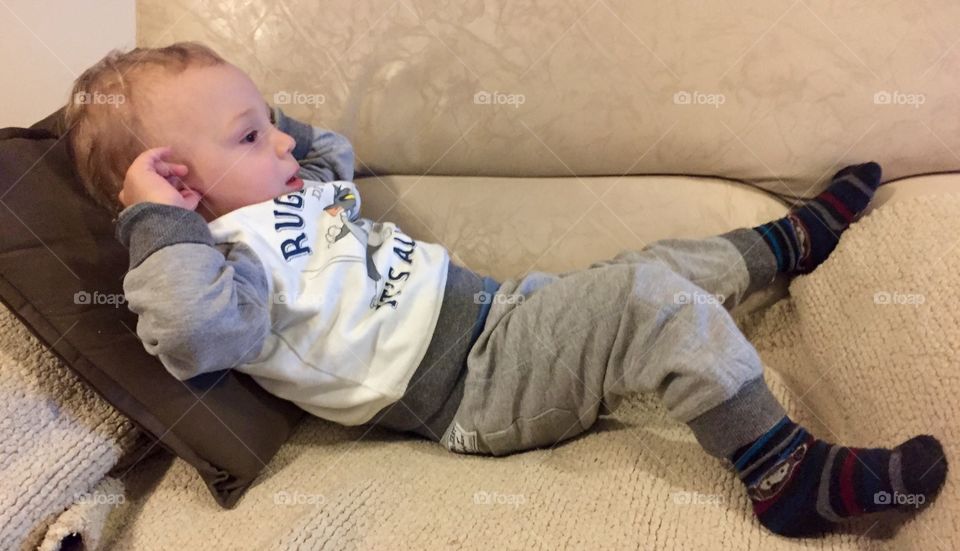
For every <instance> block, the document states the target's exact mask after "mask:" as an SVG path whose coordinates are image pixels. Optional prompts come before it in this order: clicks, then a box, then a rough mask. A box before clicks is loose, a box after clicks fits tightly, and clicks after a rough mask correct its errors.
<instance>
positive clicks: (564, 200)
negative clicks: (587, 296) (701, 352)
mask: <svg viewBox="0 0 960 551" xmlns="http://www.w3.org/2000/svg"><path fill="white" fill-rule="evenodd" d="M958 22H960V6H958V5H957V4H955V3H951V2H946V1H943V0H940V1H936V2H933V3H928V4H924V5H910V4H907V3H902V4H897V3H894V4H887V5H884V6H882V7H881V6H877V5H876V4H873V3H867V2H862V1H861V2H854V3H847V4H845V5H843V6H841V5H834V4H828V3H822V2H805V1H803V0H798V1H796V2H779V3H765V4H754V3H749V2H735V3H716V4H710V3H700V2H697V3H676V4H668V3H653V2H636V3H628V2H613V1H611V0H587V1H582V2H573V3H547V4H535V3H525V2H504V1H484V2H480V1H467V2H460V3H446V2H443V3H441V2H433V1H428V2H416V3H414V2H411V1H408V0H397V1H395V2H392V1H384V2H352V3H346V2H344V3H320V4H317V3H312V2H277V3H274V2H267V1H261V0H253V1H250V2H245V3H236V4H235V3H217V4H216V5H208V4H206V3H201V4H195V3H193V2H185V1H174V2H158V1H155V0H144V1H141V2H140V3H139V8H138V43H139V44H140V45H149V46H153V45H162V44H166V43H169V42H172V41H176V40H188V39H189V40H201V41H204V42H206V43H207V44H209V45H211V46H213V47H214V48H216V49H217V50H218V51H219V52H220V53H221V54H223V55H224V56H226V57H227V58H228V59H230V60H231V61H232V62H234V63H235V64H237V65H239V66H240V67H242V68H243V69H245V70H246V71H247V72H248V73H249V74H250V75H251V77H252V78H253V79H254V81H255V82H256V83H257V84H258V85H259V86H260V89H261V91H262V93H263V94H264V97H265V98H266V99H267V100H268V101H270V102H271V103H275V104H280V105H282V106H283V108H284V111H285V112H286V113H288V114H289V115H291V116H293V117H295V118H298V119H300V120H303V121H306V122H310V123H312V124H314V125H317V126H324V127H327V128H331V129H334V130H336V131H338V132H341V133H343V134H345V135H346V136H348V137H349V138H350V139H351V141H352V142H353V144H354V146H355V150H356V153H357V169H358V171H359V173H360V174H359V176H360V177H358V180H357V181H358V186H359V188H360V191H361V194H362V196H363V198H364V207H363V208H364V212H363V215H364V216H365V217H368V218H372V219H375V220H376V219H381V218H382V219H388V220H392V221H394V222H397V223H398V224H399V225H400V226H401V227H403V228H404V229H405V230H406V231H408V232H409V233H411V235H414V236H415V237H417V238H419V239H421V240H427V241H433V242H437V243H441V244H443V245H445V246H446V247H447V248H449V249H450V250H451V252H452V254H453V255H454V258H455V260H456V261H458V262H460V263H461V264H464V265H466V266H468V267H470V268H471V269H473V270H475V271H478V272H482V273H486V274H490V275H492V276H494V277H496V278H498V279H500V280H503V279H505V278H508V277H517V276H519V275H522V274H523V273H526V272H528V271H531V270H543V271H554V272H558V271H566V270H572V269H576V268H581V267H585V266H587V265H588V264H589V263H590V262H592V261H594V260H597V259H601V258H606V257H611V256H613V255H614V254H616V253H617V252H618V251H620V250H623V249H627V248H640V247H642V246H644V245H645V244H646V243H649V242H651V241H653V240H656V239H659V238H665V237H701V236H707V235H711V234H715V233H719V232H722V231H725V230H728V229H731V228H735V227H742V226H751V225H756V224H758V223H760V222H763V221H766V220H769V219H771V218H774V217H778V216H781V215H782V214H783V213H784V212H786V210H787V208H788V206H789V204H790V201H791V200H794V199H796V198H802V197H811V196H813V195H815V194H816V193H817V192H819V191H820V190H822V189H823V187H825V186H826V184H827V182H828V180H829V177H830V175H832V174H833V172H835V171H836V170H837V169H839V168H840V167H841V166H844V165H846V164H851V163H854V162H864V161H867V160H876V161H878V162H880V163H881V164H882V165H883V167H884V180H885V181H891V180H898V181H896V182H893V183H890V184H889V185H886V186H884V187H883V188H881V190H880V192H878V196H877V200H876V201H875V204H874V209H886V208H889V207H890V206H892V205H887V203H898V202H901V201H906V202H908V201H909V200H910V199H912V198H914V197H915V196H919V195H930V194H940V195H943V196H948V195H950V194H952V193H954V189H956V186H958V185H960V176H955V175H952V174H939V175H928V176H921V177H912V178H910V177H911V176H917V175H923V174H933V173H938V172H949V171H951V170H955V169H957V168H958V166H960V156H958V155H957V151H960V146H957V145H954V144H956V139H955V136H958V135H960V117H957V116H956V113H957V112H958V111H957V107H958V101H960V100H958V96H957V95H956V90H955V82H956V80H955V78H951V77H953V76H955V75H956V74H957V67H958V66H960V65H958V64H960V50H957V49H954V48H953V45H954V41H955V38H954V37H955V27H956V23H958ZM931 223H935V221H933V222H931ZM863 239H866V237H864V238H863ZM842 249H843V247H840V248H839V249H838V252H841V251H842ZM842 262H843V260H842V258H841V259H840V260H837V262H836V263H835V264H836V266H835V267H834V268H832V269H833V270H835V271H836V270H838V269H839V268H838V267H840V266H844V265H845V264H842ZM851 269H852V268H851ZM842 275H843V274H837V273H834V274H833V275H832V276H831V277H833V278H834V280H835V279H836V278H837V277H842ZM821 279H823V278H821ZM809 281H811V282H813V283H810V284H808V285H806V287H805V288H804V289H801V290H803V291H804V292H805V293H809V294H804V295H801V298H803V297H809V296H813V294H812V292H813V291H812V290H811V289H807V288H811V287H816V286H817V285H827V283H826V282H825V281H826V280H824V281H821V280H818V279H816V274H814V275H812V276H810V279H809ZM787 283H788V281H787V280H785V279H784V278H778V280H777V282H776V284H775V285H773V286H771V287H770V288H769V289H767V290H765V291H763V292H761V293H758V294H757V295H756V296H754V297H753V298H752V299H751V300H750V301H748V302H747V303H745V304H744V305H741V307H740V308H738V310H737V311H735V314H736V316H737V318H738V320H741V319H743V320H746V319H749V320H751V321H750V323H749V324H747V326H748V327H751V328H753V331H752V332H751V333H748V335H750V336H751V337H752V338H756V342H757V343H760V342H762V343H764V345H765V346H766V348H764V349H763V351H764V356H763V357H764V359H765V361H769V358H771V357H778V356H777V354H778V352H776V350H779V349H777V348H776V347H775V346H773V345H772V344H771V343H776V342H777V341H776V339H773V340H771V337H770V335H771V334H773V333H772V332H770V331H766V329H770V328H771V327H776V328H777V329H778V330H780V331H783V330H784V326H783V323H784V320H787V319H793V318H789V317H788V312H787V310H788V308H787V305H793V304H794V302H791V301H788V300H782V301H781V302H779V303H777V306H778V307H779V308H778V309H776V310H773V313H770V311H771V310H770V306H771V304H773V303H775V302H777V301H778V300H780V299H784V298H785V297H786V296H787V293H788V289H787ZM791 289H792V287H791ZM791 307H792V306H791ZM768 314H769V315H768ZM824 315H825V314H824ZM764 316H767V317H764ZM778 316H779V317H778ZM774 318H776V320H779V325H777V324H774V322H773V321H771V320H773V319H774ZM816 319H820V318H816ZM757 320H760V321H757ZM764 320H765V321H764ZM765 323H766V324H767V325H764V324H765ZM771 331H772V330H771ZM778 334H779V333H778ZM758 348H760V346H759V344H758ZM780 360H781V361H783V362H784V365H785V366H787V365H788V364H789V361H788V359H786V357H780ZM768 367H770V373H769V374H768V378H769V379H771V380H772V383H771V384H772V386H773V387H774V388H775V391H776V392H777V393H778V395H779V396H782V397H783V398H784V400H785V403H786V404H787V405H788V406H789V408H788V409H789V410H790V411H791V412H792V413H795V414H796V416H797V417H798V418H799V419H801V420H804V421H805V422H809V423H811V424H812V425H813V426H814V427H815V428H816V429H817V430H818V431H819V433H820V434H822V435H824V436H829V435H830V434H831V433H833V434H834V435H838V436H841V437H843V436H845V437H848V438H852V439H854V440H857V439H859V441H857V442H856V444H860V445H866V444H868V443H870V442H868V440H870V439H872V438H875V437H876V434H874V433H872V432H870V431H869V427H867V428H863V427H860V428H857V427H858V425H857V424H856V423H854V424H852V425H851V424H844V422H843V419H845V418H844V417H843V416H842V415H840V414H839V413H837V412H844V414H845V413H848V412H849V411H850V409H849V408H850V407H853V406H839V404H837V403H833V402H831V400H833V399H834V398H836V397H835V396H833V397H831V396H830V395H820V394H819V390H814V389H813V388H812V387H811V388H810V389H807V387H806V386H797V380H798V379H797V378H796V377H794V375H796V373H794V372H790V371H789V369H788V368H786V367H785V368H784V371H783V372H782V373H780V374H778V372H777V367H776V366H775V365H768ZM798 369H800V368H799V367H798ZM781 375H782V377H783V378H782V379H781ZM801 379H802V376H801ZM818 381H819V380H818ZM810 382H812V381H810ZM804 390H806V391H808V392H811V391H812V393H811V394H810V396H809V397H807V398H806V401H804V400H803V398H804V397H805V396H806V394H805V393H804ZM798 397H799V398H798ZM846 398H848V399H850V400H853V398H852V397H850V396H847V397H846ZM834 405H837V408H836V409H834V407H833V406H834ZM622 407H623V409H622V410H621V411H618V412H617V414H615V415H614V416H612V417H609V418H604V419H603V420H602V421H601V422H599V423H598V425H597V430H596V431H593V432H591V433H590V434H588V435H585V436H583V437H580V438H577V439H575V440H574V441H571V442H568V443H564V444H561V445H560V446H556V447H554V448H551V449H549V450H539V451H535V452H530V453H525V454H518V455H515V456H511V457H509V458H501V459H493V458H475V457H470V458H467V457H462V456H457V455H454V454H450V453H448V452H445V451H444V450H442V449H440V448H439V447H437V446H436V445H432V444H430V443H428V442H424V441H413V440H409V439H406V438H403V437H400V436H397V435H392V434H389V433H387V432H385V431H380V430H373V431H370V432H367V431H366V430H365V429H362V430H361V429H358V428H346V427H338V426H336V425H333V424H330V423H326V422H322V421H319V420H315V419H310V420H307V421H304V422H303V423H302V425H301V428H300V430H299V431H298V432H297V434H296V435H295V436H294V438H293V439H292V440H291V441H290V442H289V443H288V444H287V445H285V446H284V447H283V448H282V449H281V451H280V453H279V454H278V455H277V456H276V457H275V458H273V460H272V461H270V462H269V464H268V465H267V467H266V469H265V472H264V476H263V477H262V479H261V480H259V481H258V483H256V484H255V485H254V486H253V487H252V488H251V490H250V492H249V493H248V494H247V495H246V496H245V497H244V498H243V500H242V501H241V503H240V504H239V505H238V507H237V508H236V509H234V510H231V511H223V510H220V509H219V508H218V507H217V506H216V505H215V504H214V502H213V501H212V499H211V498H210V496H209V495H208V494H207V491H206V488H205V487H204V485H203V483H202V482H201V480H200V479H199V478H198V477H197V476H196V474H195V473H194V472H193V471H192V470H191V469H190V468H189V466H187V465H186V464H185V463H183V462H182V461H180V460H178V459H174V458H171V457H170V456H169V455H167V454H166V453H165V452H164V453H153V454H150V455H148V456H146V457H142V458H141V457H139V456H138V457H137V458H136V459H135V460H134V461H131V468H129V469H123V470H121V472H120V473H119V475H118V478H119V479H120V482H122V483H123V485H124V486H125V492H126V493H125V495H126V499H125V500H124V503H122V504H121V505H120V506H119V507H117V508H116V509H115V510H113V512H112V513H111V514H110V516H109V518H108V519H107V520H105V521H103V522H101V523H100V524H98V525H95V526H90V527H88V529H89V535H90V536H92V537H88V540H95V541H98V542H100V543H101V544H102V545H104V546H106V547H117V548H136V549H141V548H144V549H147V548H150V549H172V548H191V549H192V548H196V549H207V548H220V547H236V548H250V549H254V548H257V549H260V548H276V549H282V548H303V549H316V548H330V549H343V548H406V547H427V548H438V547H445V548H446V547H449V548H478V549H479V548H489V547H493V548H517V549H520V548H557V547H576V548H631V549H632V548H651V549H652V548H689V547H692V546H694V545H712V546H720V547H722V548H727V547H731V548H743V549H769V548H799V547H803V546H804V544H803V543H799V542H791V541H787V540H784V539H782V538H779V537H777V536H774V535H772V534H770V533H768V532H766V531H764V530H763V529H762V527H760V526H759V525H758V524H757V523H756V522H755V521H754V520H753V518H752V515H751V513H750V511H749V504H748V502H747V500H746V498H745V496H744V495H743V493H742V491H741V489H740V488H739V486H738V483H737V481H736V479H735V477H734V476H733V475H732V474H731V473H729V472H725V471H724V470H723V468H722V466H721V465H720V464H719V463H718V462H715V461H713V460H711V459H709V458H707V457H706V456H705V455H704V454H702V452H700V451H699V449H698V448H697V447H696V443H695V441H694V440H693V438H692V436H691V435H690V434H689V432H688V431H687V430H686V428H685V427H683V426H680V425H676V424H674V423H671V422H669V421H668V420H667V419H666V417H665V416H664V415H663V412H662V410H660V409H659V406H658V405H657V404H656V403H654V402H653V401H652V400H650V398H649V397H638V398H637V399H636V400H631V401H628V402H625V404H624V406H622ZM951 408H953V406H951ZM948 409H949V408H948ZM954 410H955V408H953V409H950V411H954ZM831 412H833V413H837V415H840V416H839V417H837V416H834V415H833V413H831ZM951 415H953V414H951ZM949 419H950V420H951V422H952V421H954V420H955V419H956V418H955V417H949ZM920 426H923V423H921V422H919V421H918V422H917V423H914V424H911V425H909V426H904V427H903V428H902V430H903V431H913V430H918V427H920ZM943 426H944V425H940V426H939V427H937V428H943ZM835 427H836V428H835ZM931 430H933V429H931ZM835 431H836V432H835ZM884 434H886V433H884ZM896 434H900V433H896ZM888 436H889V435H888ZM885 443H886V444H893V443H894V442H892V441H890V442H885ZM951 449H955V448H951ZM951 484H952V482H951ZM678 496H680V497H678ZM684 496H686V497H684ZM691 496H700V497H703V496H706V497H708V498H710V500H712V503H708V504H707V505H714V506H712V507H690V506H689V504H690V503H691V502H692V503H694V504H695V505H696V504H697V503H698V499H699V498H697V499H694V498H693V497H691ZM684 499H686V504H685V505H686V506H683V505H684V503H683V500H684ZM700 501H703V500H700ZM708 501H709V500H708ZM491 503H492V504H493V505H494V506H492V507H491V506H490V504H491ZM950 503H952V505H949V504H948V505H944V506H940V507H941V508H940V509H939V510H937V509H934V510H932V511H930V512H929V513H925V515H926V516H927V517H929V518H925V519H924V521H923V522H925V523H927V524H922V525H921V527H920V528H917V527H916V525H913V526H914V527H913V528H912V530H913V531H912V532H907V533H906V534H905V535H904V534H900V535H896V534H894V535H886V536H884V537H883V538H880V539H876V534H877V533H878V532H883V531H884V530H877V529H876V528H875V527H873V526H870V525H869V524H867V525H866V526H861V527H859V531H858V529H854V530H853V531H852V532H851V533H849V534H846V535H840V536H834V537H831V538H830V539H828V540H826V541H825V542H824V546H825V547H829V548H838V549H839V548H843V549H856V548H861V547H869V546H881V547H882V546H892V547H895V548H908V547H909V546H911V545H913V544H912V543H911V542H918V541H922V542H925V543H924V545H926V546H927V547H930V546H939V545H940V544H943V547H944V548H952V547H953V545H952V543H956V542H953V541H952V540H950V536H951V535H955V534H958V533H960V529H958V526H957V525H956V524H957V516H958V515H956V514H951V513H950V511H953V512H954V513H955V512H956V511H957V510H958V509H957V508H956V503H955V502H950ZM718 504H719V505H720V506H715V505H718ZM497 505H499V506H497ZM938 506H939V505H938ZM943 507H946V508H947V509H946V510H944V509H943ZM951 507H952V508H951ZM951 519H952V520H951ZM944 523H945V524H944ZM94 524H95V523H94ZM937 527H940V528H937ZM870 532H872V533H871V534H870V536H867V534H868V533H870ZM930 534H932V535H930ZM938 542H939V543H938ZM51 545H52V547H50V548H56V547H55V545H53V544H51Z"/></svg>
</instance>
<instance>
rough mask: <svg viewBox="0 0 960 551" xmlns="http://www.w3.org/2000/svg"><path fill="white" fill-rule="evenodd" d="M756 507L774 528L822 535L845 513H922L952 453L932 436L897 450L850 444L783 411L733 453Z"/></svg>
mask: <svg viewBox="0 0 960 551" xmlns="http://www.w3.org/2000/svg"><path fill="white" fill-rule="evenodd" d="M729 459H730V461H731V462H732V463H733V464H734V468H735V469H736V470H737V473H739V476H740V479H741V480H742V481H743V482H744V484H746V486H747V493H748V495H749V496H750V500H751V501H752V502H753V511H754V513H755V514H756V515H757V518H758V519H759V520H760V523H761V524H763V525H764V526H766V527H767V528H768V529H770V530H771V531H773V532H775V533H777V534H780V535H783V536H790V537H807V536H815V535H819V534H821V533H823V532H826V531H828V530H830V529H831V528H832V527H833V526H834V525H836V523H839V522H841V521H843V520H844V519H846V518H851V517H856V516H860V515H863V514H865V513H873V512H877V511H886V510H899V511H916V510H917V509H918V508H919V507H921V506H923V505H927V504H929V503H930V502H932V501H933V499H934V498H935V497H936V496H937V494H938V493H939V492H940V488H941V487H942V486H943V482H944V480H945V478H946V475H947V459H946V457H945V456H944V453H943V448H942V447H941V446H940V442H938V441H937V439H936V438H934V437H932V436H927V435H922V436H916V437H914V438H911V439H910V440H907V441H906V442H904V443H902V444H900V445H899V446H897V447H895V448H893V449H892V450H889V449H885V448H846V447H841V446H837V445H834V444H830V443H828V442H824V441H823V440H817V439H815V438H814V437H813V436H811V435H810V433H808V432H807V431H806V430H805V429H804V428H803V427H801V426H800V425H797V424H796V423H794V422H793V421H791V420H790V418H789V417H786V416H785V417H784V418H783V419H781V420H780V422H779V423H777V425H776V426H774V427H773V428H771V429H770V430H769V431H767V433H766V434H764V435H762V436H761V437H760V438H758V439H757V440H755V441H754V442H752V443H750V444H747V445H745V446H743V447H742V448H740V449H738V450H737V451H735V452H734V453H733V455H731V456H730V458H729Z"/></svg>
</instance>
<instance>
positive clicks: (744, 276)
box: [560, 162, 882, 310]
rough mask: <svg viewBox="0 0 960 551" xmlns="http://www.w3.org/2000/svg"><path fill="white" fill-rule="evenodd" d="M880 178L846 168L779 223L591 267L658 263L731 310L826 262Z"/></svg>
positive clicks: (653, 247)
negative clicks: (781, 277)
mask: <svg viewBox="0 0 960 551" xmlns="http://www.w3.org/2000/svg"><path fill="white" fill-rule="evenodd" d="M881 172H882V171H881V169H880V166H879V165H878V164H877V163H872V162H871V163H864V164H861V165H851V166H847V167H844V168H842V169H840V170H839V171H837V172H836V174H834V175H833V178H832V181H831V183H830V186H828V187H827V189H826V190H824V191H823V192H822V193H820V194H819V195H818V196H817V197H815V198H813V199H811V200H810V201H807V202H806V203H803V204H802V205H799V206H797V207H796V208H794V209H792V210H791V211H790V213H788V214H787V216H785V217H783V218H780V219H778V220H773V221H771V222H768V223H766V224H762V225H760V226H757V227H754V228H739V229H735V230H732V231H729V232H727V233H724V234H721V235H718V236H714V237H709V238H706V239H664V240H660V241H656V242H654V243H651V244H650V245H648V246H647V247H644V249H643V250H640V251H624V252H621V253H620V254H618V255H617V256H615V257H614V258H613V259H610V260H602V261H599V262H596V263H594V264H592V265H591V267H592V268H594V267H602V266H606V265H610V264H622V263H633V262H639V261H641V260H656V261H659V262H662V263H664V264H665V265H667V266H669V267H670V268H671V269H672V270H673V271H675V272H676V273H678V274H680V275H681V276H683V277H685V278H686V279H688V280H690V281H692V282H693V283H695V284H696V285H697V286H698V287H700V288H702V289H703V290H704V291H706V292H707V293H708V294H709V295H713V297H715V298H716V299H717V300H720V301H721V302H722V303H723V305H724V307H725V308H727V309H728V310H730V309H732V308H733V307H734V306H736V305H738V304H740V303H741V302H743V300H744V299H746V297H747V296H749V295H750V294H751V293H753V292H754V291H756V290H758V289H761V288H763V287H765V286H766V285H769V284H770V283H771V282H773V280H774V277H775V276H776V275H777V273H778V272H780V273H808V272H810V271H812V270H813V269H814V268H815V267H816V266H818V265H819V264H820V263H822V262H823V261H824V260H826V258H827V257H828V256H829V255H830V253H831V252H832V251H833V249H834V248H835V247H836V245H837V242H838V241H839V239H840V235H841V234H842V233H843V232H844V231H845V230H846V229H847V227H849V225H850V223H852V222H853V221H854V220H856V219H857V218H859V216H861V214H862V213H863V211H864V210H865V209H866V208H867V205H868V204H869V202H870V200H871V199H872V198H873V194H874V191H875V190H876V188H877V186H879V185H880V177H881ZM567 273H570V272H566V273H563V274H560V276H561V277H563V276H565V275H567ZM683 298H686V297H681V299H683ZM688 298H690V299H693V300H702V298H701V297H688Z"/></svg>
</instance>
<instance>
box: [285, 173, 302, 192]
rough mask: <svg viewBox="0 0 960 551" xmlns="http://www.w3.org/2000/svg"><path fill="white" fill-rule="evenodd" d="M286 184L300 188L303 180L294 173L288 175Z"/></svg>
mask: <svg viewBox="0 0 960 551" xmlns="http://www.w3.org/2000/svg"><path fill="white" fill-rule="evenodd" d="M287 186H288V187H292V188H294V189H302V188H303V180H302V179H301V178H300V177H299V176H297V175H296V174H294V175H293V176H291V177H290V179H289V180H287Z"/></svg>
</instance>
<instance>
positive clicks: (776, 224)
mask: <svg viewBox="0 0 960 551" xmlns="http://www.w3.org/2000/svg"><path fill="white" fill-rule="evenodd" d="M880 175H881V169H880V165H878V164H877V163H874V162H869V163H865V164H862V165H851V166H848V167H845V168H842V169H840V170H839V171H838V172H837V173H836V174H834V175H833V179H832V182H831V184H830V186H828V187H827V189H826V190H824V191H823V193H821V194H820V195H817V196H816V197H814V198H813V199H811V200H809V201H807V202H806V203H804V204H802V205H800V206H799V207H796V208H794V209H793V210H791V211H790V213H789V214H787V215H786V216H784V217H783V218H780V219H778V220H774V221H772V222H767V223H766V224H763V225H760V226H757V227H755V228H753V229H754V230H755V231H757V232H759V233H760V235H761V236H762V237H763V240H764V241H766V243H767V246H769V247H770V250H771V251H772V252H773V255H774V256H775V257H776V258H777V271H778V272H787V273H801V274H804V273H809V272H812V271H813V269H814V268H816V267H817V266H819V265H820V264H821V263H822V262H823V261H824V260H826V259H827V257H828V256H829V255H830V253H831V252H833V249H834V248H835V247H836V246H837V242H838V241H839V240H840V234H842V233H843V232H844V231H845V230H846V229H847V228H848V227H849V226H850V224H851V223H852V222H853V221H855V220H856V219H857V218H858V217H859V216H860V214H862V213H863V211H864V210H866V208H867V205H868V204H869V203H870V200H871V199H872V198H873V193H874V191H876V189H877V186H879V185H880Z"/></svg>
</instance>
